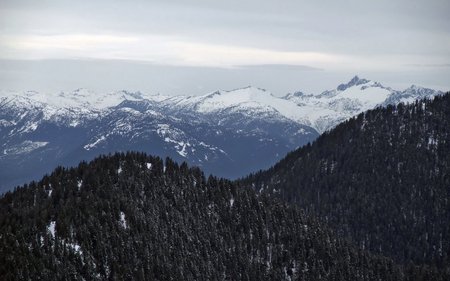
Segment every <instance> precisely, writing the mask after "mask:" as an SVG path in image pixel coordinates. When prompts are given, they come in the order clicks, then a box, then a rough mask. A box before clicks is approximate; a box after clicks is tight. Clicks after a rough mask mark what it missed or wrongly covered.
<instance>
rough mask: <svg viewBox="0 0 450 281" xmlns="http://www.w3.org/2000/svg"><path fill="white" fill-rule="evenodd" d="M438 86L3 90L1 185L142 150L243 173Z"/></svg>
mask: <svg viewBox="0 0 450 281" xmlns="http://www.w3.org/2000/svg"><path fill="white" fill-rule="evenodd" d="M437 94H439V92H437V91H434V90H430V89H423V88H419V87H415V86H414V87H411V88H409V89H407V90H405V91H403V92H398V91H394V90H392V89H390V88H385V87H383V86H381V85H380V84H379V83H376V82H372V81H369V80H366V79H360V78H358V77H355V78H353V79H352V80H351V81H350V82H349V83H347V84H342V85H339V86H338V87H337V89H335V90H332V91H326V92H324V93H322V94H320V95H305V94H301V93H295V94H290V95H287V96H285V97H282V98H279V97H275V96H273V95H272V94H271V93H270V92H268V91H265V90H262V89H258V88H254V87H247V88H242V89H237V90H233V91H217V92H214V93H211V94H207V95H203V96H191V97H188V96H176V97H168V96H161V95H146V94H143V93H140V92H136V93H130V92H126V91H121V92H114V93H106V94H105V93H92V92H89V91H87V90H85V89H79V90H76V91H74V92H72V93H54V94H41V93H37V92H24V93H12V92H0V146H1V147H0V148H1V150H0V192H1V191H4V190H7V189H8V188H12V187H13V186H14V185H18V184H22V183H24V182H26V181H29V180H31V179H37V178H38V177H39V176H41V175H42V174H44V173H46V172H49V171H51V170H52V169H53V168H55V167H56V166H57V165H65V166H67V165H76V163H78V162H79V161H81V160H90V159H93V158H94V157H95V156H97V155H99V154H101V153H110V152H115V151H127V150H139V151H144V152H147V153H151V154H154V155H160V156H170V157H172V158H173V159H175V160H177V161H180V162H181V161H187V162H188V163H190V164H191V165H196V166H200V167H202V169H204V171H205V172H207V173H213V174H215V175H219V176H223V177H227V178H237V177H241V176H244V175H246V174H248V173H250V172H254V171H257V170H259V169H263V168H268V167H270V166H271V165H273V164H274V163H275V162H276V161H277V160H279V159H281V158H282V157H283V156H284V155H286V153H288V152H289V151H292V150H293V149H296V148H298V147H300V146H302V145H305V144H307V143H308V142H311V141H313V140H314V139H316V138H317V137H318V136H319V133H322V132H324V131H325V130H328V129H329V128H332V127H333V126H335V125H336V124H338V123H339V122H341V121H343V120H345V119H348V118H350V117H351V116H353V115H355V114H357V113H359V112H361V111H364V110H366V109H370V108H373V107H375V106H377V105H386V104H391V103H394V104H395V103H398V102H402V101H411V100H413V99H414V98H415V97H423V96H435V95H437Z"/></svg>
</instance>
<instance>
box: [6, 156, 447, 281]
mask: <svg viewBox="0 0 450 281" xmlns="http://www.w3.org/2000/svg"><path fill="white" fill-rule="evenodd" d="M0 237H1V239H0V279H1V280H445V278H446V276H444V275H442V273H437V272H436V271H435V270H433V269H432V268H429V267H414V266H408V267H407V268H404V267H401V266H397V265H395V264H394V263H393V262H392V260H390V259H388V258H384V257H381V256H374V255H370V254H368V253H367V252H365V251H362V250H358V249H357V248H356V247H353V246H351V245H350V244H349V243H348V242H346V241H345V240H344V239H342V238H339V237H337V236H335V235H334V234H333V233H332V232H331V231H329V230H328V229H327V228H326V227H323V226H322V225H321V224H320V223H318V222H317V221H316V220H314V219H312V218H311V217H310V216H307V215H305V214H304V212H302V211H301V210H300V209H299V208H297V207H290V206H288V205H287V204H285V203H281V202H280V201H277V200H276V199H273V198H270V197H268V196H265V195H256V193H255V192H254V191H253V190H252V189H246V188H242V187H239V186H237V185H236V184H234V183H232V182H229V181H226V180H220V179H217V178H214V177H210V178H208V179H205V177H204V176H203V173H202V172H201V171H200V170H199V169H196V168H194V169H191V168H188V167H187V165H186V164H182V165H180V166H179V165H178V164H176V163H174V162H173V161H171V160H170V159H167V160H166V161H165V162H163V161H162V160H161V159H159V158H153V157H149V156H146V155H144V154H137V153H128V154H115V155H113V156H108V157H100V158H97V159H96V160H94V161H92V162H90V163H89V164H87V163H81V164H80V165H79V166H78V167H77V168H72V169H64V168H58V169H56V170H55V171H54V172H53V173H52V174H51V175H49V176H45V177H44V178H43V179H42V180H41V181H40V182H37V183H35V182H33V183H31V184H29V185H27V186H24V187H21V188H19V189H17V190H15V191H14V192H9V193H6V194H5V195H3V197H2V198H1V199H0ZM447 277H448V276H447Z"/></svg>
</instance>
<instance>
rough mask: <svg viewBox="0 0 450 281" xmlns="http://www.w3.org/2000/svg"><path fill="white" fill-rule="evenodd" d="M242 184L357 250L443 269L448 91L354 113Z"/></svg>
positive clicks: (448, 229)
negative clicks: (314, 220)
mask: <svg viewBox="0 0 450 281" xmlns="http://www.w3.org/2000/svg"><path fill="white" fill-rule="evenodd" d="M242 182H243V183H244V184H245V185H249V186H250V185H251V186H253V187H254V188H255V189H257V190H258V191H259V190H260V191H261V192H263V191H264V192H266V193H268V194H276V195H277V196H280V197H281V198H283V199H285V200H287V201H288V202H293V203H296V204H297V205H299V206H301V208H302V209H304V210H305V211H306V213H307V214H310V215H313V216H317V217H319V218H320V219H321V220H322V221H323V222H325V223H326V224H327V225H329V226H331V228H332V229H334V230H335V232H336V233H337V234H338V235H339V237H346V238H349V239H350V240H352V241H353V242H354V244H355V245H357V246H359V247H360V248H361V249H367V250H370V251H371V252H372V253H377V254H382V255H385V256H389V257H391V258H393V259H394V260H395V261H396V262H399V263H404V264H408V263H415V264H427V265H430V266H432V267H435V268H438V269H442V270H445V271H446V272H447V273H448V272H449V271H450V94H449V93H447V94H446V95H443V96H439V97H436V98H435V99H434V100H422V101H416V102H414V103H412V104H408V105H404V104H399V105H398V106H388V107H387V108H377V109H374V110H370V111H368V112H366V113H362V114H360V115H358V116H357V117H355V118H352V119H350V120H348V121H346V122H344V123H342V124H340V125H339V126H337V127H336V128H335V129H333V130H331V131H330V132H327V133H325V134H323V135H322V136H321V137H319V138H318V139H317V140H316V141H315V142H314V143H312V144H310V145H307V146H305V147H303V148H300V149H298V150H296V151H294V152H292V153H289V154H288V155H287V157H286V158H285V159H284V160H282V161H280V162H279V163H278V164H276V165H275V166H274V167H273V168H271V169H269V170H268V171H263V172H259V173H256V174H254V175H251V176H249V177H248V178H246V179H244V180H243V181H242ZM274 191H275V192H274Z"/></svg>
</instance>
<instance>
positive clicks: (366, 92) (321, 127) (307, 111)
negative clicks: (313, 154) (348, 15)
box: [283, 76, 442, 133]
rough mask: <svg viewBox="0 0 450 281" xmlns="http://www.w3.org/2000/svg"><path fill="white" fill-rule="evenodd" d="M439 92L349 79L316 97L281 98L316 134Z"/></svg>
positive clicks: (302, 94) (357, 78)
mask: <svg viewBox="0 0 450 281" xmlns="http://www.w3.org/2000/svg"><path fill="white" fill-rule="evenodd" d="M438 94H442V92H439V91H435V90H432V89H425V88H421V87H416V86H413V87H412V88H409V89H406V90H404V91H396V90H393V89H391V88H388V87H384V86H383V85H381V84H380V83H378V82H374V81H371V80H367V79H361V78H359V77H358V76H355V77H353V78H352V79H351V80H350V81H349V82H348V83H346V84H341V85H339V86H338V87H337V88H336V89H334V90H329V91H325V92H323V93H321V94H319V95H311V94H310V95H306V94H304V93H301V92H298V93H294V94H288V95H286V96H284V97H283V99H286V100H289V101H292V102H294V103H295V104H297V105H298V106H299V111H300V112H302V113H303V116H302V117H303V118H304V120H306V121H305V123H304V124H307V125H309V126H312V127H313V128H315V129H316V130H317V131H318V132H319V133H322V132H324V131H326V130H329V129H331V128H333V127H334V126H336V125H337V124H339V123H340V122H342V121H344V120H346V119H348V118H350V117H352V116H354V115H357V114H358V113H360V112H363V111H366V110H369V109H372V108H375V107H377V106H384V105H387V104H397V103H400V102H413V101H414V100H416V99H419V98H424V97H433V96H435V95H438Z"/></svg>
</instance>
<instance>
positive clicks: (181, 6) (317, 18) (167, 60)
mask: <svg viewBox="0 0 450 281" xmlns="http://www.w3.org/2000/svg"><path fill="white" fill-rule="evenodd" d="M449 14H450V1H448V0H429V1H425V0H423V1H417V0H408V1H406V0H400V1H399V0H397V1H392V0H381V1H380V0H379V1H360V0H359V1H353V0H349V1H345V0H344V1H323V0H322V1H321V0H318V1H299V0H295V1H290V0H283V1H264V0H259V1H254V0H247V1H246V0H240V1H234V0H231V1H230V0H229V1H210V0H204V1H202V0H198V1H194V0H183V1H181V0H180V1H162V0H161V1H148V0H147V1H114V0H107V1H64V0H53V1H47V0H41V1H32V0H30V1H21V0H11V1H10V0H1V1H0V88H1V89H13V90H25V89H36V90H41V91H59V90H73V89H75V88H79V87H87V88H91V89H94V90H99V91H103V90H107V91H109V90H119V89H130V90H141V91H150V92H160V93H166V94H182V93H185V94H202V93H205V92H208V91H212V90H215V89H232V88H237V87H241V86H246V85H249V84H252V85H254V86H258V87H264V88H267V89H268V90H270V91H272V92H274V93H278V94H284V93H286V92H291V91H295V90H303V91H306V92H319V91H322V90H325V89H327V88H330V87H335V86H336V84H338V83H340V82H345V80H349V79H350V78H351V76H352V75H354V74H359V75H360V76H364V77H366V78H369V79H374V80H378V81H380V82H382V83H384V84H387V86H392V87H397V88H402V87H406V86H408V85H409V84H413V83H414V84H418V85H423V86H428V87H434V88H438V89H442V90H449V89H450V79H448V77H450V20H449V18H450V17H449V16H448V15H449Z"/></svg>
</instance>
